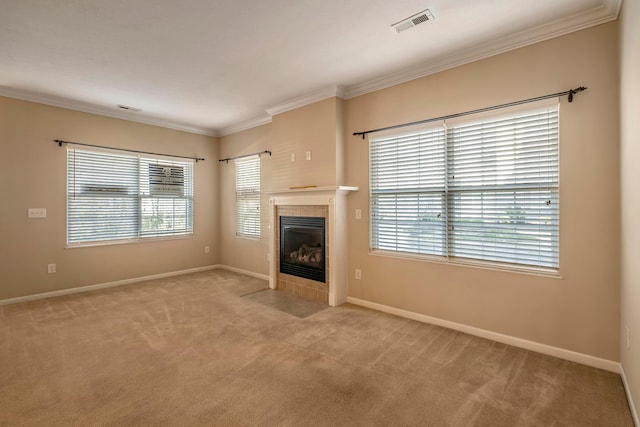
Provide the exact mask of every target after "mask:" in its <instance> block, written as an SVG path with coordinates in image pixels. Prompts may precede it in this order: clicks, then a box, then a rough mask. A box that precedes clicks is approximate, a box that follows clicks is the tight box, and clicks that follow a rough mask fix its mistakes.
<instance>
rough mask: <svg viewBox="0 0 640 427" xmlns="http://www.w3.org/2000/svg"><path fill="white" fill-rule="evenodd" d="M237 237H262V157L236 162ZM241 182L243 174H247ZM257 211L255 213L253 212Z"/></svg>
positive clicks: (242, 158) (238, 159) (251, 156)
mask: <svg viewBox="0 0 640 427" xmlns="http://www.w3.org/2000/svg"><path fill="white" fill-rule="evenodd" d="M234 173H235V199H236V205H235V207H236V216H235V218H236V227H235V228H236V229H235V234H236V237H239V238H243V239H250V240H260V239H261V237H262V193H261V185H262V179H261V175H262V164H261V158H260V155H258V154H255V155H250V156H244V157H240V158H237V159H235V160H234ZM247 173H248V175H245V176H244V177H243V178H244V179H241V180H239V179H238V177H239V176H240V175H241V174H247ZM252 209H255V211H254V212H251V210H252Z"/></svg>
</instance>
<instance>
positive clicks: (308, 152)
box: [305, 151, 311, 160]
mask: <svg viewBox="0 0 640 427" xmlns="http://www.w3.org/2000/svg"><path fill="white" fill-rule="evenodd" d="M305 158H306V159H307V160H311V151H307V152H306V153H305Z"/></svg>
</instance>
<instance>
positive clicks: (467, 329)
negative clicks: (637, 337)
mask: <svg viewBox="0 0 640 427" xmlns="http://www.w3.org/2000/svg"><path fill="white" fill-rule="evenodd" d="M347 302H350V303H351V304H355V305H359V306H362V307H367V308H371V309H373V310H378V311H382V312H384V313H389V314H394V315H396V316H400V317H405V318H407V319H412V320H417V321H418V322H423V323H429V324H432V325H437V326H443V327H445V328H449V329H454V330H456V331H460V332H464V333H467V334H469V335H475V336H477V337H481V338H486V339H488V340H492V341H497V342H501V343H503V344H508V345H512V346H514V347H519V348H524V349H526V350H531V351H535V352H537V353H542V354H546V355H549V356H554V357H558V358H560V359H565V360H570V361H572V362H576V363H581V364H583V365H587V366H592V367H594V368H598V369H604V370H605V371H610V372H615V373H617V374H619V373H620V368H621V367H620V363H618V362H614V361H613V360H607V359H601V358H599V357H594V356H589V355H588V354H583V353H578V352H575V351H571V350H565V349H563V348H559V347H553V346H550V345H546V344H541V343H537V342H534V341H528V340H525V339H522V338H516V337H512V336H510V335H504V334H500V333H497V332H492V331H488V330H486V329H480V328H476V327H473V326H468V325H463V324H461V323H456V322H451V321H449V320H443V319H439V318H437V317H431V316H426V315H424V314H419V313H414V312H412V311H407V310H402V309H400V308H395V307H390V306H387V305H383V304H378V303H375V302H371V301H366V300H362V299H358V298H353V297H348V298H347Z"/></svg>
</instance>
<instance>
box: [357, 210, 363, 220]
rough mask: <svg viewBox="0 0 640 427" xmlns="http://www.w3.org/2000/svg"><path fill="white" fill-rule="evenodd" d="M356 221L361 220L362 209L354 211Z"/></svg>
mask: <svg viewBox="0 0 640 427" xmlns="http://www.w3.org/2000/svg"><path fill="white" fill-rule="evenodd" d="M356 219H362V209H356Z"/></svg>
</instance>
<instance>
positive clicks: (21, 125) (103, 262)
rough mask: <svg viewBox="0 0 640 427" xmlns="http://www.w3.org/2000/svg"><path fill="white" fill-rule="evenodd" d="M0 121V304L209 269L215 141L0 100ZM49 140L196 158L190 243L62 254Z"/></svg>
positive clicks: (56, 150)
mask: <svg viewBox="0 0 640 427" xmlns="http://www.w3.org/2000/svg"><path fill="white" fill-rule="evenodd" d="M0 117H1V118H2V119H1V120H2V121H1V122H0V153H1V154H0V155H1V158H2V162H1V163H2V167H0V182H2V187H1V188H2V192H3V202H2V203H1V204H0V300H1V299H7V298H13V297H19V296H25V295H31V294H37V293H42V292H51V291H57V290H62V289H67V288H73V287H78V286H86V285H93V284H101V283H106V282H111V281H117V280H123V279H130V278H135V277H141V276H146V275H153V274H159V273H164V272H172V271H179V270H185V269H189V268H195V267H201V266H208V265H213V264H216V263H217V262H218V252H219V247H218V244H217V243H218V235H217V225H218V217H217V216H218V213H217V210H216V209H217V205H216V204H217V200H218V194H217V188H218V183H217V180H218V173H217V169H218V164H217V163H218V162H217V158H218V152H217V143H216V140H215V138H211V137H206V136H201V135H195V134H190V133H186V132H180V131H174V130H169V129H164V128H160V127H156V126H148V125H143V124H139V123H133V122H129V121H125V120H119V119H112V118H107V117H102V116H97V115H93V114H87V113H81V112H77V111H72V110H67V109H63V108H56V107H50V106H45V105H41V104H35V103H31V102H25V101H19V100H15V99H10V98H4V97H0ZM54 139H63V140H68V141H77V142H84V143H89V144H96V145H105V146H110V147H115V148H127V149H136V150H147V151H153V152H158V153H168V154H174V155H183V156H198V157H204V158H205V159H206V160H205V161H204V162H199V163H197V164H196V165H195V168H194V176H195V188H194V191H195V200H194V208H195V211H194V220H195V224H194V237H193V238H187V239H176V240H163V241H155V242H145V243H133V244H121V245H110V246H98V247H85V248H74V249H66V248H65V244H66V237H65V233H66V207H65V204H66V190H65V188H66V187H65V186H66V156H65V154H66V150H65V149H64V148H60V147H58V145H57V144H55V143H54V142H53V140H54ZM28 208H47V218H45V219H27V209H28ZM205 245H209V246H210V247H211V252H210V253H209V254H205V253H204V246H205ZM49 263H55V264H57V273H56V274H47V264H49Z"/></svg>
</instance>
